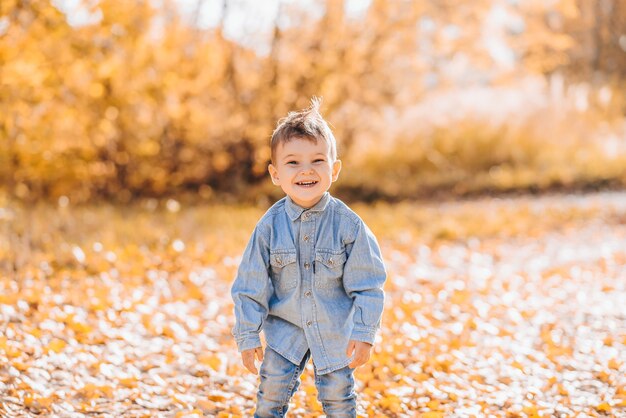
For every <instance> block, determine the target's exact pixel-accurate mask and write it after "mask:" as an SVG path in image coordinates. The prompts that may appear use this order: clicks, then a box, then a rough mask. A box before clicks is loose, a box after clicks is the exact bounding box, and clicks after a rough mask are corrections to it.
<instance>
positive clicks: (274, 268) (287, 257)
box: [270, 250, 298, 290]
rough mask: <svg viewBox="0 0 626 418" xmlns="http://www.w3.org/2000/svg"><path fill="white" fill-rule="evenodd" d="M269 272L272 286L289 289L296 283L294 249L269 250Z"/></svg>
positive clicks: (296, 266)
mask: <svg viewBox="0 0 626 418" xmlns="http://www.w3.org/2000/svg"><path fill="white" fill-rule="evenodd" d="M270 273H271V276H272V283H273V284H274V288H276V289H281V290H289V289H292V288H294V287H296V284H297V283H298V263H296V250H293V251H292V250H283V251H280V250H279V251H272V252H270Z"/></svg>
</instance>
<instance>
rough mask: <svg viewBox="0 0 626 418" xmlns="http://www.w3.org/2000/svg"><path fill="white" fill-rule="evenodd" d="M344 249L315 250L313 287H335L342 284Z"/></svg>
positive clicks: (344, 260) (344, 259)
mask: <svg viewBox="0 0 626 418" xmlns="http://www.w3.org/2000/svg"><path fill="white" fill-rule="evenodd" d="M345 264H346V251H345V250H327V249H317V250H315V287H317V288H320V289H325V288H336V287H339V286H340V285H342V282H341V278H342V277H343V267H344V265H345Z"/></svg>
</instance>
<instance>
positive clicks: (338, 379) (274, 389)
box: [254, 347, 356, 418]
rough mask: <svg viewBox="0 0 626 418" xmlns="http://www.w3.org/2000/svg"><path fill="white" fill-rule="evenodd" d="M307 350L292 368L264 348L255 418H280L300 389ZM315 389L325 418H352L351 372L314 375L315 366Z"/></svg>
mask: <svg viewBox="0 0 626 418" xmlns="http://www.w3.org/2000/svg"><path fill="white" fill-rule="evenodd" d="M310 357H311V351H310V350H309V351H307V352H306V354H305V355H304V358H303V359H302V362H301V363H300V364H299V365H295V364H293V363H292V362H290V361H289V360H287V359H286V358H284V357H283V356H281V355H280V354H278V353H277V352H275V351H274V350H272V349H271V348H270V347H266V349H265V353H264V357H263V363H262V364H261V370H260V375H261V385H260V386H259V391H258V393H257V407H256V412H255V414H254V416H255V417H257V418H266V417H284V416H285V414H286V413H287V409H288V408H289V405H288V404H289V400H290V399H291V397H292V396H293V394H294V393H295V391H296V390H297V389H298V387H299V386H300V375H301V374H302V372H303V371H304V367H305V366H306V363H307V361H309V358H310ZM313 369H314V370H315V387H317V393H318V395H317V397H318V400H319V401H320V402H321V403H322V407H323V409H324V413H325V414H326V416H327V417H328V418H335V417H337V418H339V417H341V418H343V417H356V393H355V392H354V375H353V374H354V369H351V368H350V367H348V366H346V367H344V368H343V369H339V370H336V371H334V372H330V373H327V374H324V375H321V376H320V375H318V374H317V369H316V368H315V363H313Z"/></svg>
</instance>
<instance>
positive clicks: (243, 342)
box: [237, 334, 261, 352]
mask: <svg viewBox="0 0 626 418" xmlns="http://www.w3.org/2000/svg"><path fill="white" fill-rule="evenodd" d="M257 347H261V338H260V337H259V335H258V334H256V335H250V336H248V337H243V338H241V339H237V349H238V350H239V352H242V351H246V350H250V349H251V348H257Z"/></svg>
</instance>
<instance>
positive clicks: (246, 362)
mask: <svg viewBox="0 0 626 418" xmlns="http://www.w3.org/2000/svg"><path fill="white" fill-rule="evenodd" d="M243 365H244V366H245V367H246V369H248V371H249V372H251V373H254V374H257V370H256V366H255V365H254V359H252V360H251V359H246V360H244V362H243Z"/></svg>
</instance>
